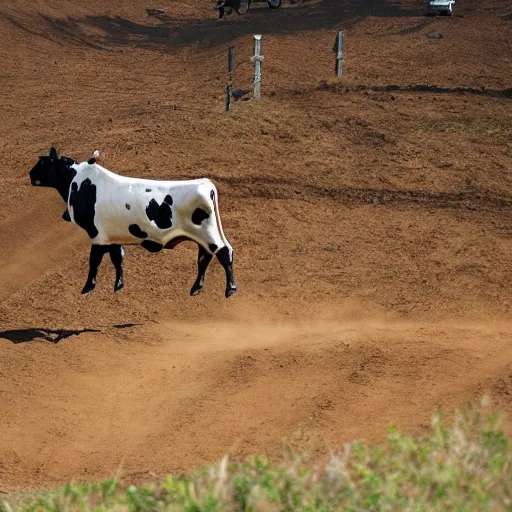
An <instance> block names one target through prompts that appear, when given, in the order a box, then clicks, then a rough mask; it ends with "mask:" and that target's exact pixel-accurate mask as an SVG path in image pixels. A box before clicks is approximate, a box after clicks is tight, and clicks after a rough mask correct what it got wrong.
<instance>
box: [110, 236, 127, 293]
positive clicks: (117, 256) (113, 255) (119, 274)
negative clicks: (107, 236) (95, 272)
mask: <svg viewBox="0 0 512 512" xmlns="http://www.w3.org/2000/svg"><path fill="white" fill-rule="evenodd" d="M109 254H110V259H111V260H112V263H113V264H114V267H115V269H116V282H115V284H114V292H118V291H119V290H120V289H121V288H122V287H123V286H124V282H123V256H124V249H123V246H122V245H119V244H111V245H109Z"/></svg>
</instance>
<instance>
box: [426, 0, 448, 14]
mask: <svg viewBox="0 0 512 512" xmlns="http://www.w3.org/2000/svg"><path fill="white" fill-rule="evenodd" d="M454 4H455V0H427V13H428V14H429V15H431V16H435V15H436V14H440V15H444V16H451V15H452V12H453V5H454Z"/></svg>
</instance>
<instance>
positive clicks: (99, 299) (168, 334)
mask: <svg viewBox="0 0 512 512" xmlns="http://www.w3.org/2000/svg"><path fill="white" fill-rule="evenodd" d="M362 4H364V5H362ZM457 4H458V3H457ZM214 7H215V2H213V1H210V0H198V1H196V2H172V1H170V0H169V1H168V0H164V1H162V2H159V3H158V4H147V5H146V4H144V3H140V2H131V1H128V0H112V1H110V2H103V1H100V0H91V1H89V2H87V6H85V4H84V3H83V2H77V1H76V0H52V1H50V0H37V1H34V2H29V3H27V2H22V1H21V0H12V1H10V2H7V3H4V4H3V5H2V6H1V7H0V27H1V30H0V58H1V61H2V69H1V71H0V84H1V88H0V95H1V112H2V115H1V117H0V140H1V147H2V159H1V163H0V173H1V174H0V175H1V180H0V194H1V197H2V201H1V207H0V284H1V286H0V418H1V419H2V427H1V432H2V434H1V436H0V490H2V491H4V492H10V491H16V490H21V489H35V488H42V487H47V486H55V485H59V484H61V483H63V482H66V481H69V480H97V479H104V478H109V477H112V476H116V475H117V476H120V477H122V478H128V479H131V480H137V479H146V478H152V477H153V476H154V475H162V474H165V473H171V472H172V473H178V472H186V471H188V470H190V469H191V468H193V467H196V466H198V465H201V464H207V463H211V462H215V461H217V460H218V459H219V458H220V457H222V456H223V455H224V454H226V453H227V454H229V455H230V456H232V457H234V458H243V457H245V456H246V455H249V454H255V453H261V454H267V455H269V456H270V457H274V458H279V457H280V455H281V450H282V443H283V440H287V442H288V443H291V444H292V445H293V446H294V447H296V448H297V449H299V450H305V451H307V452H310V453H313V454H314V455H319V456H321V455H322V454H323V453H326V452H327V451H328V450H330V449H332V450H335V449H336V448H337V447H341V446H342V445H343V443H345V442H347V441H351V440H354V439H359V440H365V441H367V442H370V443H379V442H381V441H382V440H383V439H384V438H385V436H386V428H387V427H388V426H389V425H391V424H393V425H396V426H397V427H398V428H399V429H401V430H402V431H404V432H406V433H411V434H417V433H421V432H423V431H424V430H425V428H426V427H427V426H428V425H429V420H430V417H431V415H432V414H433V413H434V412H435V411H437V410H439V409H442V410H445V411H447V412H450V411H452V410H453V409H454V408H457V407H460V406H463V405H465V404H466V403H468V402H472V401H476V400H479V399H480V398H481V397H482V396H483V395H488V396H489V397H490V398H491V400H492V404H493V406H495V407H497V408H498V409H499V410H501V411H502V412H504V413H510V412H512V405H511V402H510V396H511V393H512V339H511V329H512V319H511V312H512V296H511V291H512V225H511V219H512V217H511V211H512V175H511V170H512V118H511V116H510V112H511V106H512V103H511V102H512V92H511V89H510V87H511V83H512V46H511V41H512V10H511V9H510V5H509V2H508V1H500V0H483V1H476V0H466V1H464V2H461V3H460V5H456V6H455V7H454V13H453V15H452V16H450V17H429V16H426V15H425V9H424V7H425V5H424V3H423V2H422V1H417V2H416V1H412V0H401V1H393V2H392V1H385V0H372V1H368V2H359V1H355V0H348V1H344V2H340V1H339V0H316V1H315V0H312V1H310V2H294V3H291V2H286V1H285V2H283V5H282V7H281V8H280V9H274V10H272V9H268V7H267V5H266V4H265V3H253V4H252V5H251V9H250V11H249V12H248V13H247V14H246V15H241V16H238V15H236V14H235V15H230V16H225V17H224V18H223V19H222V20H219V19H217V13H216V12H215V9H214ZM338 30H344V45H345V47H344V68H343V70H344V74H343V77H342V79H340V80H336V79H335V76H334V65H335V54H334V53H333V51H332V47H333V43H334V40H335V37H336V34H337V32H338ZM432 33H435V34H441V36H442V37H435V38H431V37H427V36H428V35H429V34H432ZM254 34H262V54H263V56H264V61H263V63H262V71H263V74H262V88H261V91H262V98H261V100H260V101H255V100H254V99H252V98H251V97H250V94H249V95H247V96H246V97H245V98H248V101H233V103H232V108H231V111H230V112H229V113H226V112H225V99H224V96H225V88H226V79H227V76H226V66H227V48H228V47H229V46H234V47H235V49H234V59H235V73H234V87H236V88H240V89H246V88H249V89H250V88H251V86H252V79H253V72H254V64H253V63H252V62H251V56H252V54H253V35H254ZM245 98H243V99H245ZM52 145H53V146H55V147H56V148H57V149H58V151H59V152H60V153H62V154H63V155H66V156H70V157H73V158H75V159H76V160H77V161H84V160H86V159H88V158H89V157H90V156H91V154H92V152H93V150H94V149H96V148H97V149H99V150H100V151H101V153H102V158H103V162H104V165H105V167H107V168H108V169H111V170H112V171H114V172H116V173H119V174H123V175H126V176H133V177H143V178H150V179H167V180H174V179H176V180H177V179H193V178H202V177H207V178H210V179H211V180H212V181H213V182H214V183H215V185H216V187H217V189H218V193H219V207H220V212H221V216H222V223H223V227H224V231H225V233H226V236H227V237H228V239H229V240H230V242H231V244H232V245H233V248H234V251H235V253H234V254H235V257H234V269H235V276H236V279H237V284H238V287H239V291H238V293H237V294H236V295H234V296H233V297H231V298H230V299H228V300H226V299H225V298H224V293H223V291H224V279H225V278H224V271H223V269H222V267H221V266H220V265H219V263H218V262H214V263H212V264H211V266H210V268H209V270H208V274H207V276H206V282H205V288H204V290H203V291H202V293H201V294H200V295H199V296H197V297H190V296H189V290H190V287H191V285H192V283H193V282H194V279H195V275H196V257H197V248H196V246H195V245H194V244H192V243H183V244H181V245H180V246H178V247H177V248H176V249H174V250H172V251H163V252H162V253H158V254H150V253H149V252H147V251H145V250H144V249H142V248H141V247H135V246H126V247H125V265H124V268H125V287H124V289H122V290H121V291H120V292H118V293H114V291H113V282H114V269H113V267H112V266H111V265H110V262H109V261H108V260H107V259H106V260H105V261H104V263H103V264H102V266H101V267H100V270H99V274H98V281H97V286H96V289H95V290H94V292H92V293H90V294H88V295H85V296H82V295H81V294H80V290H81V289H82V287H83V285H84V283H85V280H86V277H87V269H88V257H89V247H90V242H89V240H88V237H87V234H86V233H85V232H83V231H82V230H81V229H79V228H78V227H77V226H76V225H74V224H70V223H66V222H64V221H63V220H62V219H61V215H62V213H63V211H64V209H65V205H64V202H63V201H62V199H61V198H60V197H59V195H58V194H57V192H56V191H55V190H52V189H42V188H37V187H31V186H30V180H29V177H28V173H29V171H30V169H31V168H32V166H33V165H35V163H36V162H37V158H38V156H39V155H46V154H48V152H49V150H50V147H51V146H52ZM509 425H510V424H509Z"/></svg>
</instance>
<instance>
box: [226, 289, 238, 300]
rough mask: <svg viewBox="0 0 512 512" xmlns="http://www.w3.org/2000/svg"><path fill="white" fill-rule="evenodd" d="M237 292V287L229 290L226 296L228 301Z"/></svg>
mask: <svg viewBox="0 0 512 512" xmlns="http://www.w3.org/2000/svg"><path fill="white" fill-rule="evenodd" d="M236 291H237V288H236V286H235V287H234V288H228V289H227V290H226V294H225V295H226V299H229V297H231V295H234V294H235V293H236Z"/></svg>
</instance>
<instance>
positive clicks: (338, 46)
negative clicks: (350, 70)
mask: <svg viewBox="0 0 512 512" xmlns="http://www.w3.org/2000/svg"><path fill="white" fill-rule="evenodd" d="M343 35H344V34H343V30H340V31H339V32H338V35H337V36H336V42H335V44H334V51H335V52H336V76H337V77H338V78H341V77H342V76H343Z"/></svg>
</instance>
